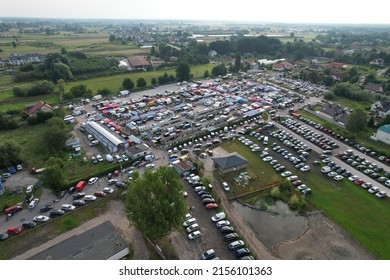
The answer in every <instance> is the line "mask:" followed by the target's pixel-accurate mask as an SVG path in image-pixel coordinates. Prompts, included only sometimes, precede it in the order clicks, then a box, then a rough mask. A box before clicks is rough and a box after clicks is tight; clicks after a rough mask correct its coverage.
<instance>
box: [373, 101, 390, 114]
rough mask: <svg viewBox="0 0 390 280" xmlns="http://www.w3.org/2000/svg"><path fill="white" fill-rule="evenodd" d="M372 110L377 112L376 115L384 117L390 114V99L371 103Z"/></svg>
mask: <svg viewBox="0 0 390 280" xmlns="http://www.w3.org/2000/svg"><path fill="white" fill-rule="evenodd" d="M370 111H371V112H372V113H373V114H375V116H376V117H380V118H383V117H385V116H387V115H388V114H390V100H381V101H377V102H375V103H374V104H372V105H371V109H370Z"/></svg>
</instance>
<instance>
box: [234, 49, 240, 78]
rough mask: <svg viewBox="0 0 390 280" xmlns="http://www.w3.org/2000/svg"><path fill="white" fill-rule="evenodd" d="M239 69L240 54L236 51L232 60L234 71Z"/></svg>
mask: <svg viewBox="0 0 390 280" xmlns="http://www.w3.org/2000/svg"><path fill="white" fill-rule="evenodd" d="M240 69H241V54H240V53H236V59H235V60H234V72H236V73H238V71H240Z"/></svg>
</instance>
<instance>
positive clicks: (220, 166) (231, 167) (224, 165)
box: [211, 153, 248, 174]
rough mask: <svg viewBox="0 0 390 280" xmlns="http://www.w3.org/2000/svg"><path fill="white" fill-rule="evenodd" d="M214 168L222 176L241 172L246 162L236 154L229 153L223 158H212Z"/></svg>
mask: <svg viewBox="0 0 390 280" xmlns="http://www.w3.org/2000/svg"><path fill="white" fill-rule="evenodd" d="M211 159H212V161H214V167H215V168H216V169H217V170H218V171H219V172H220V173H222V174H225V173H229V172H233V171H237V170H241V169H243V168H246V167H247V164H248V161H247V160H246V159H245V158H243V157H242V156H241V155H240V154H238V153H231V154H229V155H227V156H225V157H212V158H211Z"/></svg>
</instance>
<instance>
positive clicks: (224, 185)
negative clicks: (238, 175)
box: [222, 182, 230, 192]
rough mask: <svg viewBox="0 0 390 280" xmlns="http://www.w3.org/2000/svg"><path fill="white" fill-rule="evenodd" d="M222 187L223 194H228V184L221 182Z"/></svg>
mask: <svg viewBox="0 0 390 280" xmlns="http://www.w3.org/2000/svg"><path fill="white" fill-rule="evenodd" d="M222 187H223V189H224V190H225V192H228V191H230V188H229V185H228V183H226V182H222Z"/></svg>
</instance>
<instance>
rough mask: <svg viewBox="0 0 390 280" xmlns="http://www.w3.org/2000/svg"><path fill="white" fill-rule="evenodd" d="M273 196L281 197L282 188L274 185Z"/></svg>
mask: <svg viewBox="0 0 390 280" xmlns="http://www.w3.org/2000/svg"><path fill="white" fill-rule="evenodd" d="M271 196H272V197H274V198H280V190H279V188H278V187H273V188H272V190H271Z"/></svg>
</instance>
